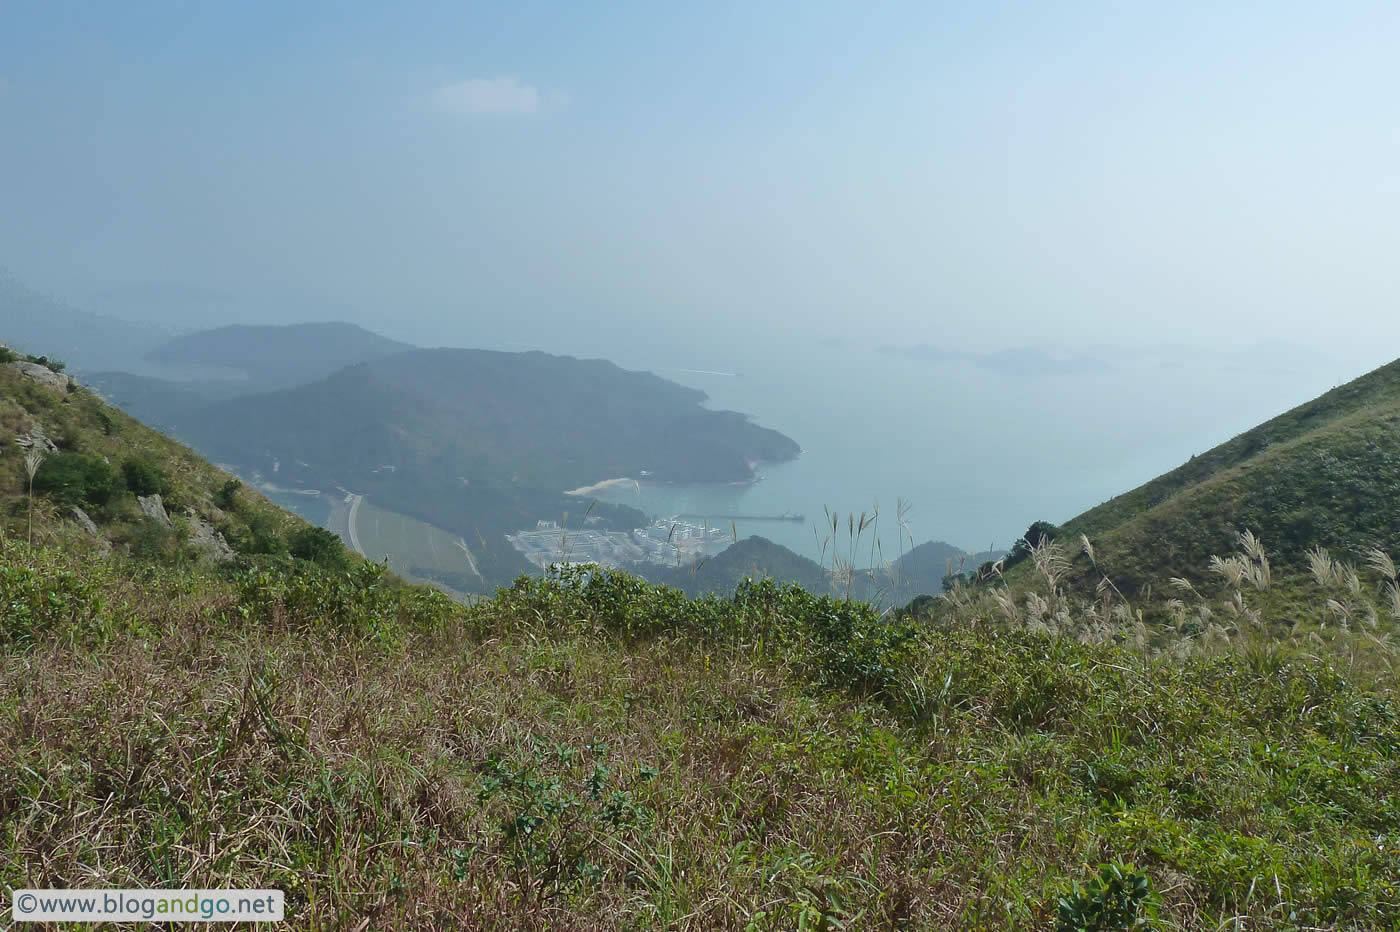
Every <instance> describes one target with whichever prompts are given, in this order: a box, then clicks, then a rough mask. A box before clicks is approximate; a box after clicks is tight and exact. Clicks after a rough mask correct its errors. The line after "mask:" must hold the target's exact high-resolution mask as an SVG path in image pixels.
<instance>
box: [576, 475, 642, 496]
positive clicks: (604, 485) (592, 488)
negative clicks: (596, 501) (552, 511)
mask: <svg viewBox="0 0 1400 932" xmlns="http://www.w3.org/2000/svg"><path fill="white" fill-rule="evenodd" d="M624 485H632V486H635V485H637V480H636V479H628V478H627V477H626V476H623V477H622V478H620V479H604V480H603V481H602V482H595V483H594V484H593V485H585V486H584V487H583V488H580V489H573V490H571V491H568V492H565V493H564V494H565V495H596V494H598V493H599V492H601V491H603V490H604V489H615V488H617V487H618V486H624ZM637 491H638V492H640V491H641V489H640V488H638V489H637Z"/></svg>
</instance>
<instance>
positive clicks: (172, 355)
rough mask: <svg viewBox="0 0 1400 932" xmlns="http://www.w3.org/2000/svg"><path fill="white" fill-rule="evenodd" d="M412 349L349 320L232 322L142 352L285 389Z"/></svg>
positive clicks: (256, 386)
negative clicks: (291, 322) (349, 322)
mask: <svg viewBox="0 0 1400 932" xmlns="http://www.w3.org/2000/svg"><path fill="white" fill-rule="evenodd" d="M411 349H414V347H412V346H410V345H409V344H407V343H400V342H399V341H397V340H391V339H389V338H388V337H383V336H380V335H379V334H377V333H373V332H371V331H369V330H366V329H364V328H363V327H358V326H356V325H354V324H347V323H340V322H335V321H333V322H327V323H308V324H285V325H280V326H272V325H265V326H253V325H244V324H240V325H233V326H227V327H218V328H215V329H213V330H199V331H196V332H194V333H190V334H186V335H184V336H181V337H177V338H175V339H174V340H170V341H169V342H166V343H163V344H161V345H160V346H157V347H155V348H154V349H152V350H151V351H149V352H148V353H147V354H146V359H147V360H149V361H150V362H154V363H161V364H164V365H169V366H207V367H216V368H220V369H226V370H231V371H236V372H241V373H243V374H244V375H246V377H247V378H248V380H249V381H250V383H251V384H250V387H249V390H250V392H265V391H270V390H273V389H277V388H290V387H293V386H296V385H304V384H306V383H308V382H314V381H316V380H318V379H322V378H325V377H326V376H328V375H330V374H331V373H333V372H336V371H338V370H340V369H343V368H345V367H346V366H351V365H354V364H356V363H361V362H368V361H370V360H372V359H377V358H379V357H381V356H389V355H392V354H394V353H402V352H405V351H407V350H411Z"/></svg>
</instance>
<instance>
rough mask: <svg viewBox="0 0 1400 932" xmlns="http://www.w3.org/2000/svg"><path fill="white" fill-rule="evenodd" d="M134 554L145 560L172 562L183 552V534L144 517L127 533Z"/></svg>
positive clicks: (128, 542)
mask: <svg viewBox="0 0 1400 932" xmlns="http://www.w3.org/2000/svg"><path fill="white" fill-rule="evenodd" d="M126 539H127V544H128V545H129V546H130V547H131V553H132V555H133V556H137V557H140V558H142V559H143V560H152V561H157V562H162V563H172V562H175V561H176V560H178V559H179V557H180V556H181V553H182V546H181V543H182V541H183V539H184V538H183V535H181V534H179V533H178V532H177V531H176V530H175V529H174V528H171V527H167V526H165V525H164V524H162V523H161V522H159V521H156V520H155V519H153V518H142V519H141V520H140V521H138V522H136V524H135V525H134V526H133V527H132V528H131V530H130V531H129V532H128V534H127V538H126Z"/></svg>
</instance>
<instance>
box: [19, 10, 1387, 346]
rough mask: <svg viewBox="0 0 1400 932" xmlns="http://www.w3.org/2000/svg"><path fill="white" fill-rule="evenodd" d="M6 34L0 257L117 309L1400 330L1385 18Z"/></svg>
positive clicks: (390, 20) (1025, 17)
mask: <svg viewBox="0 0 1400 932" xmlns="http://www.w3.org/2000/svg"><path fill="white" fill-rule="evenodd" d="M4 20H5V27H4V28H3V29H0V143H2V144H0V205H3V212H2V213H0V264H3V265H6V266H8V267H9V268H10V269H11V271H12V272H14V273H15V274H16V275H18V276H19V277H21V278H23V279H25V280H27V281H29V282H31V283H33V284H35V285H38V286H40V287H42V288H44V289H46V290H49V291H52V292H56V293H59V294H61V295H65V296H68V297H70V298H75V299H79V300H82V301H83V302H84V303H86V304H87V305H88V306H99V305H102V304H104V303H107V304H110V308H109V309H114V310H118V311H121V312H123V313H132V312H133V311H132V309H133V308H136V307H144V308H146V309H147V310H148V311H149V313H150V315H152V316H160V315H167V316H168V315H171V314H174V313H177V312H179V311H180V309H188V310H189V312H190V313H195V314H208V315H210V316H211V318H213V317H217V316H218V315H220V314H224V315H227V314H233V313H236V314H239V315H241V316H243V317H246V318H250V319H257V318H260V317H261V318H266V319H272V318H276V317H282V316H291V317H297V318H301V319H324V318H326V317H332V316H339V317H345V318H349V319H354V320H359V321H361V322H364V323H368V324H375V325H377V326H378V327H379V329H381V330H385V331H388V332H392V333H395V334H396V335H402V336H406V337H408V338H410V339H416V340H420V341H425V342H435V341H441V342H464V341H470V340H471V338H472V337H478V338H479V339H478V340H477V342H481V343H491V342H493V341H494V342H498V343H499V342H504V341H525V342H537V343H540V344H547V343H548V339H553V340H555V341H556V344H563V343H567V342H569V341H575V342H577V341H583V342H586V341H587V340H589V339H594V340H595V341H597V342H606V339H607V338H610V337H608V335H609V334H616V333H635V332H636V331H637V329H638V328H647V327H655V326H657V322H658V321H660V322H664V325H665V326H664V330H665V332H666V333H667V334H668V335H670V336H671V337H672V338H674V339H677V340H684V339H689V338H695V337H697V336H698V335H704V334H706V333H713V332H714V331H715V330H716V329H719V330H724V329H725V328H730V329H734V328H744V330H745V332H750V333H753V334H755V337H756V338H758V337H770V338H775V337H780V336H782V335H783V334H785V333H788V332H791V331H792V330H793V329H794V328H804V329H806V330H809V331H812V332H820V333H828V332H849V331H850V330H851V329H853V328H854V329H858V330H861V331H865V332H869V333H871V334H873V336H872V339H874V340H875V341H877V342H893V341H894V340H898V339H907V340H910V341H918V340H928V341H935V342H954V341H956V342H964V343H968V344H972V345H976V346H984V347H985V346H991V345H995V344H997V343H999V342H1002V341H1006V340H1008V339H1009V338H1010V337H1009V336H1008V335H1010V336H1012V337H1014V338H1015V342H1028V341H1033V340H1059V341H1061V342H1141V341H1156V342H1191V341H1196V342H1219V341H1227V342H1228V341H1234V340H1240V341H1247V340H1248V339H1250V338H1251V336H1258V337H1259V338H1264V337H1267V336H1273V337H1277V338H1280V339H1285V340H1292V341H1294V342H1303V343H1310V344H1311V343H1319V344H1323V345H1327V346H1329V347H1332V348H1333V349H1336V350H1347V349H1348V348H1349V347H1361V349H1357V350H1356V352H1357V353H1359V354H1361V355H1362V356H1365V357H1366V358H1371V356H1376V355H1377V354H1379V355H1380V356H1383V357H1384V358H1386V359H1388V358H1391V357H1393V356H1394V355H1396V354H1397V353H1396V350H1395V349H1394V347H1396V346H1400V313H1397V306H1396V305H1397V301H1396V298H1397V294H1400V263H1397V262H1395V260H1394V257H1395V255H1397V254H1400V252H1398V250H1400V95H1397V94H1396V88H1397V87H1400V64H1397V58H1400V56H1396V55H1395V49H1396V48H1400V7H1397V6H1396V5H1394V4H1381V3H1376V4H1348V3H1336V4H1332V3H1329V4H1316V3H1312V4H1289V3H1277V2H1275V3H1231V4H1217V3H1211V4H1205V3H1201V4H1195V3H1179V4H1171V5H1166V4H1162V5H1155V6H1153V7H1149V5H1146V4H1121V3H1095V4H1087V3H1086V4H1074V3H1066V4H1029V3H1026V4H990V3H988V4H957V5H936V4H928V3H889V4H822V3H733V4H723V3H719V4H709V5H680V4H607V5H583V4H564V3H548V4H546V3H533V4H530V3H512V4H491V5H486V4H463V3H443V4H431V3H397V4H393V5H387V4H384V5H378V4H376V5H369V4H359V3H354V2H342V3H326V4H292V3H253V2H248V3H239V4H226V5H224V6H223V9H221V10H216V9H213V5H212V4H191V3H187V2H170V3H143V2H129V3H120V4H118V3H107V4H95V3H93V4H81V3H61V2H42V3H25V2H20V3H15V2H11V3H9V4H7V5H6V12H5V14H4ZM142 302H144V304H143V303H142ZM99 309H100V308H99ZM600 334H601V336H600ZM546 337H547V338H548V339H546ZM545 348H554V349H558V348H562V347H561V346H560V345H546V347H545ZM591 348H592V347H590V349H591ZM1366 354H1371V355H1370V356H1367V355H1366Z"/></svg>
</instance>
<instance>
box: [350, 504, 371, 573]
mask: <svg viewBox="0 0 1400 932" xmlns="http://www.w3.org/2000/svg"><path fill="white" fill-rule="evenodd" d="M364 500H365V497H364V496H363V495H351V496H350V515H349V517H347V518H346V519H345V525H346V529H347V530H348V532H349V535H350V549H352V550H354V551H355V552H356V553H358V554H359V555H360V556H362V557H366V558H367V557H368V556H369V554H367V553H365V548H363V547H361V546H360V535H359V534H358V533H357V532H356V531H355V519H356V518H357V517H358V516H359V514H360V502H362V501H364Z"/></svg>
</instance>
